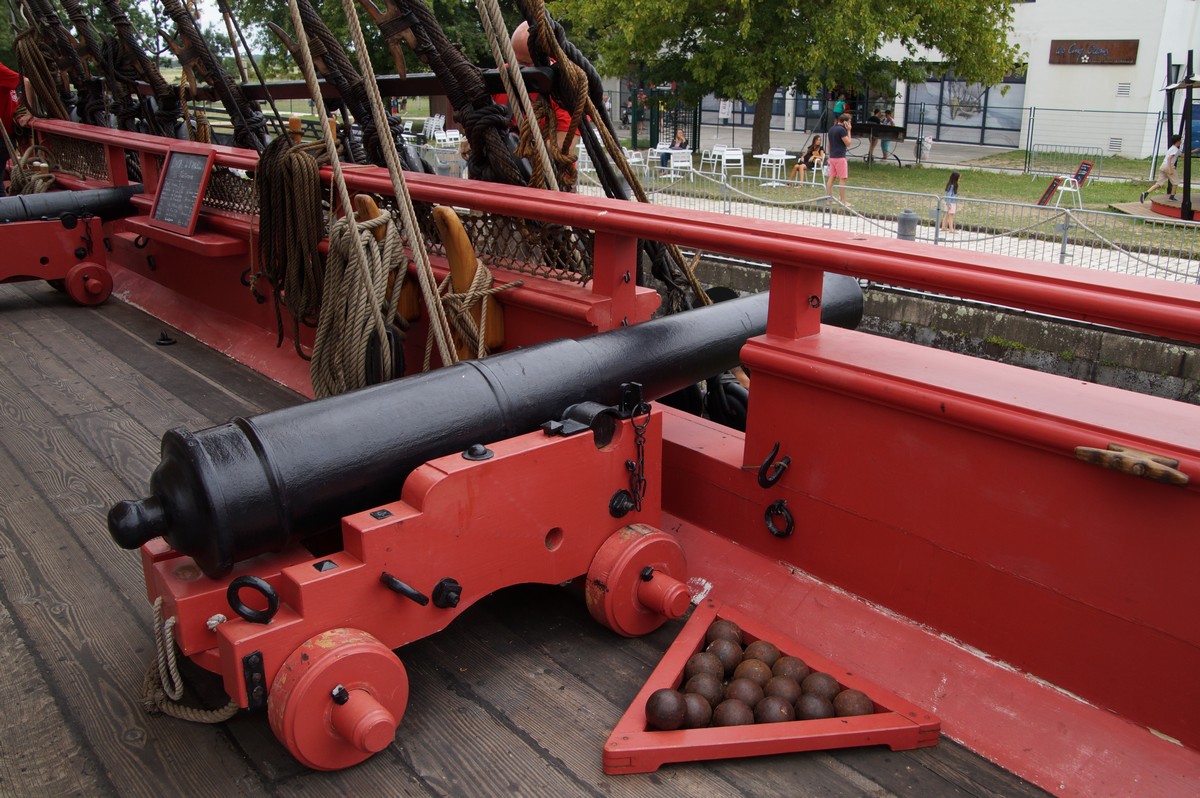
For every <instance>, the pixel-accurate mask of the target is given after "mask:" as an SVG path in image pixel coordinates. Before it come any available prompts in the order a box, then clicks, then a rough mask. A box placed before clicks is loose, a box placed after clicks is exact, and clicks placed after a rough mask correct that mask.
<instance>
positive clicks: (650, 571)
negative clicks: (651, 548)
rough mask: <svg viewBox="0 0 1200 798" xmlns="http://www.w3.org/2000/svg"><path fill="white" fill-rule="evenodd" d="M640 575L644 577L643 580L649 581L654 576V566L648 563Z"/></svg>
mask: <svg viewBox="0 0 1200 798" xmlns="http://www.w3.org/2000/svg"><path fill="white" fill-rule="evenodd" d="M638 576H640V577H641V578H642V581H643V582H649V581H650V580H651V579H653V578H654V566H653V565H647V566H646V567H645V568H643V569H642V572H641V573H640V574H638Z"/></svg>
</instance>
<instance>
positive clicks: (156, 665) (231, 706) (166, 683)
mask: <svg viewBox="0 0 1200 798" xmlns="http://www.w3.org/2000/svg"><path fill="white" fill-rule="evenodd" d="M162 606H163V600H162V596H159V597H158V598H156V599H155V600H154V649H155V658H154V661H152V662H151V663H150V667H149V668H148V669H147V670H146V676H145V678H144V679H143V680H142V708H143V709H144V710H145V711H146V712H147V713H148V714H151V715H154V714H156V713H162V714H164V715H170V716H171V717H173V718H178V719H180V720H187V721H191V722H193V723H223V722H224V721H227V720H229V719H230V718H232V717H233V716H234V715H236V714H237V711H238V705H237V702H235V701H233V700H230V702H229V703H228V704H226V705H225V706H223V707H221V708H220V709H197V708H196V707H189V706H185V705H183V704H180V703H178V701H179V699H180V698H182V697H183V677H182V676H180V674H179V666H178V664H177V663H176V661H175V636H174V630H175V623H176V622H177V621H178V618H176V617H175V616H171V617H170V618H168V619H167V620H166V621H163V618H162Z"/></svg>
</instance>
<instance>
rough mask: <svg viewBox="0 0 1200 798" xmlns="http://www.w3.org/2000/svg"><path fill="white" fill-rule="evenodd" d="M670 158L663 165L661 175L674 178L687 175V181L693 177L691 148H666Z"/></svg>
mask: <svg viewBox="0 0 1200 798" xmlns="http://www.w3.org/2000/svg"><path fill="white" fill-rule="evenodd" d="M668 152H669V153H670V159H669V160H668V161H667V165H666V166H665V167H663V176H664V177H667V178H670V179H671V180H675V179H677V178H681V177H683V176H684V175H687V178H688V181H689V182H690V181H692V180H694V179H695V175H694V172H695V169H693V168H692V151H691V150H668Z"/></svg>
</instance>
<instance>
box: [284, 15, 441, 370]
mask: <svg viewBox="0 0 1200 798" xmlns="http://www.w3.org/2000/svg"><path fill="white" fill-rule="evenodd" d="M289 2H293V3H294V2H295V0H289ZM342 10H343V11H344V12H345V13H346V21H347V22H348V23H349V25H350V36H351V38H352V39H353V41H354V51H355V56H356V57H357V59H358V68H359V73H360V74H361V75H362V77H363V85H364V86H365V87H366V89H367V99H368V100H369V101H370V105H371V113H372V115H373V116H374V118H375V124H376V125H377V126H378V127H380V128H382V127H384V125H386V122H385V121H384V120H385V119H386V118H387V111H386V110H385V109H384V106H383V98H382V97H381V96H380V95H379V83H378V82H377V81H376V79H375V69H374V67H373V66H372V65H371V59H370V57H369V56H368V52H369V51H368V50H367V43H366V40H365V39H364V38H363V32H362V26H361V25H359V23H358V15H357V13H356V12H355V8H354V0H342ZM380 141H381V143H382V144H383V155H384V159H385V160H386V161H387V170H388V175H389V176H390V177H391V180H392V192H393V195H394V196H395V197H396V206H397V210H398V211H399V214H400V220H401V222H402V223H403V225H404V236H405V238H406V239H407V240H408V246H409V250H410V251H411V252H412V255H413V260H414V262H415V264H416V267H417V282H418V284H419V285H420V287H421V296H422V298H423V299H424V300H425V308H426V310H427V312H428V314H429V330H430V333H431V334H432V335H433V336H434V341H435V342H436V344H437V347H438V355H439V357H441V360H442V365H444V366H449V365H452V364H454V363H457V362H458V354H457V353H456V352H455V351H454V346H453V345H452V343H451V340H450V325H449V323H448V322H447V321H446V312H445V309H444V308H443V307H442V303H441V301H440V300H439V298H438V292H437V284H436V282H435V279H434V274H433V266H432V264H430V262H429V253H427V252H426V251H425V246H424V237H423V236H422V234H421V228H420V225H419V224H418V222H417V212H416V210H415V209H414V208H413V204H412V196H411V195H410V194H409V193H408V185H407V184H406V183H405V181H404V174H403V173H402V171H401V169H400V157H399V155H398V154H397V153H396V142H395V141H393V140H392V139H391V138H390V137H388V136H382V137H380ZM381 340H382V339H381Z"/></svg>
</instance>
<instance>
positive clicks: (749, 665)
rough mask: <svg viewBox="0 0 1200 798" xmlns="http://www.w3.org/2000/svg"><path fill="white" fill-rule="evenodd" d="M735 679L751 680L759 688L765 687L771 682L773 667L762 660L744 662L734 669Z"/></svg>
mask: <svg viewBox="0 0 1200 798" xmlns="http://www.w3.org/2000/svg"><path fill="white" fill-rule="evenodd" d="M733 678H734V679H749V680H750V681H752V682H754V683H755V684H757V685H758V686H759V687H763V686H764V685H766V683H767V682H769V681H771V666H770V665H768V664H767V663H765V662H763V661H762V660H761V659H747V660H742V661H741V662H740V663H739V664H738V666H737V667H736V668H734V669H733Z"/></svg>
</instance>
